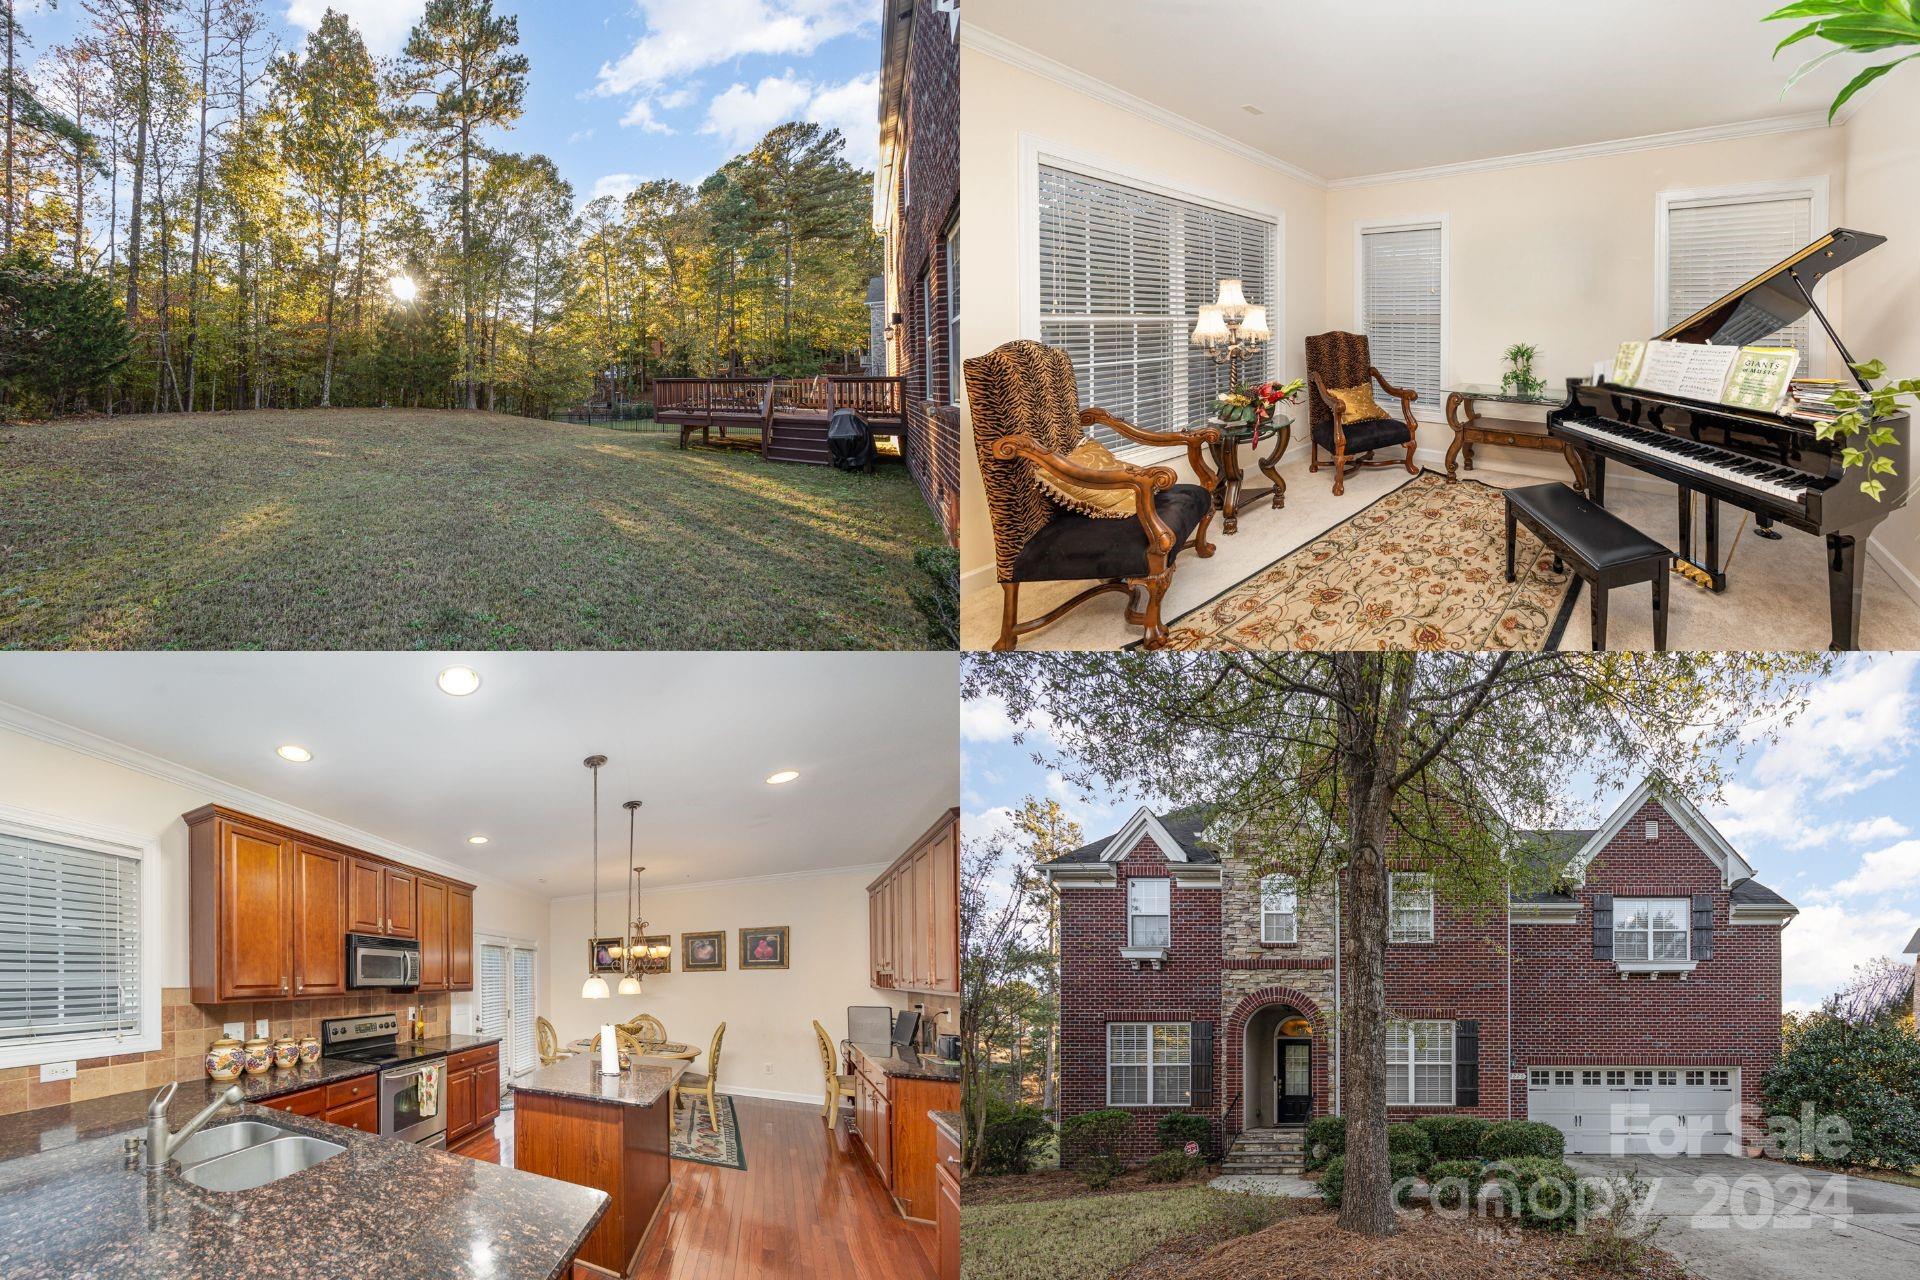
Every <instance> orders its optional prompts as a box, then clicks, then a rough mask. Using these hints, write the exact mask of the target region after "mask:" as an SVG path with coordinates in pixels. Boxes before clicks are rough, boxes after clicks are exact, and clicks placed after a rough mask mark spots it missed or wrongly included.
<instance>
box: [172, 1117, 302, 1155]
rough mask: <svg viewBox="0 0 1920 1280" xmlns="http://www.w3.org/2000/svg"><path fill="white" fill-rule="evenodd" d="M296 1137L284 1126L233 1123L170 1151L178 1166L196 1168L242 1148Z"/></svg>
mask: <svg viewBox="0 0 1920 1280" xmlns="http://www.w3.org/2000/svg"><path fill="white" fill-rule="evenodd" d="M298 1133H299V1131H298V1130H296V1129H289V1128H287V1127H285V1126H284V1125H277V1124H273V1123H270V1122H268V1121H264V1120H235V1121H234V1122H233V1123H232V1124H220V1125H215V1126H213V1127H212V1128H211V1129H202V1130H201V1131H200V1132H198V1133H196V1134H194V1135H193V1136H192V1137H191V1138H188V1139H187V1140H186V1141H185V1142H183V1143H181V1144H180V1146H179V1148H178V1149H177V1150H175V1151H174V1153H173V1158H174V1159H176V1160H178V1161H179V1162H180V1163H181V1164H183V1165H187V1164H199V1163H201V1162H202V1161H205V1160H211V1159H213V1158H214V1157H215V1156H224V1155H227V1154H229V1153H230V1152H234V1151H238V1150H240V1149H241V1148H243V1147H257V1146H259V1145H260V1144H261V1143H263V1142H272V1141H273V1140H274V1139H275V1138H288V1137H294V1136H296V1135H297V1134H298Z"/></svg>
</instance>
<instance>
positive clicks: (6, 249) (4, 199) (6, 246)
mask: <svg viewBox="0 0 1920 1280" xmlns="http://www.w3.org/2000/svg"><path fill="white" fill-rule="evenodd" d="M6 6H7V8H6V13H5V17H6V22H7V66H6V70H5V73H4V74H5V76H6V87H7V92H6V99H7V102H6V115H7V127H6V141H5V142H4V144H0V145H4V146H5V148H6V151H5V156H6V164H5V168H6V182H5V190H4V191H0V217H4V221H0V254H4V253H12V252H13V22H14V18H13V0H6Z"/></svg>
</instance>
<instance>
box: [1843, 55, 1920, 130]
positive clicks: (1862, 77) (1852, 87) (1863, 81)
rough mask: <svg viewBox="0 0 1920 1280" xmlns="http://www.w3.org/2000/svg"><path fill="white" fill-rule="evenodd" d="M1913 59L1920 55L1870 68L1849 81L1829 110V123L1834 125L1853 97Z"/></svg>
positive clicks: (1908, 56) (1897, 59)
mask: <svg viewBox="0 0 1920 1280" xmlns="http://www.w3.org/2000/svg"><path fill="white" fill-rule="evenodd" d="M1912 58H1920V53H1910V54H1908V55H1907V56H1906V57H1905V58H1896V59H1895V60H1894V61H1892V62H1883V63H1881V64H1880V65H1879V66H1877V67H1868V68H1867V69H1866V70H1865V71H1862V72H1861V73H1860V74H1859V75H1857V76H1855V77H1854V78H1853V79H1852V80H1849V81H1848V82H1847V87H1846V88H1844V89H1842V90H1841V91H1840V96H1839V97H1837V98H1835V99H1834V100H1833V105H1832V106H1831V107H1829V108H1827V123H1828V124H1832V123H1833V118H1834V117H1835V116H1836V115H1838V114H1840V108H1841V107H1844V106H1846V105H1847V100H1848V99H1849V98H1851V97H1853V95H1854V94H1856V93H1858V92H1860V91H1861V90H1862V89H1864V88H1866V87H1867V86H1868V85H1870V84H1872V83H1873V82H1874V81H1875V80H1878V79H1879V78H1880V77H1881V76H1883V75H1885V74H1887V72H1889V71H1891V70H1893V69H1894V68H1895V67H1897V66H1899V65H1900V64H1901V63H1902V62H1906V61H1908V60H1909V59H1912Z"/></svg>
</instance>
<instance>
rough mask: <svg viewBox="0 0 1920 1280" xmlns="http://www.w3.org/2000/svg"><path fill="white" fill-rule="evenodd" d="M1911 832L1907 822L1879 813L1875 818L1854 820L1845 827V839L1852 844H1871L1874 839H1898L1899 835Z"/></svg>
mask: <svg viewBox="0 0 1920 1280" xmlns="http://www.w3.org/2000/svg"><path fill="white" fill-rule="evenodd" d="M1910 834H1912V833H1911V832H1910V831H1909V830H1908V829H1907V824H1906V823H1904V822H1901V821H1900V820H1898V819H1897V818H1890V817H1888V816H1887V815H1886V814H1884V813H1883V814H1881V815H1880V816H1879V817H1877V818H1868V819H1867V820H1866V821H1864V822H1856V823H1854V824H1853V825H1852V826H1851V827H1849V828H1847V839H1848V840H1850V841H1852V842H1853V843H1854V844H1871V843H1873V842H1874V841H1875V840H1898V839H1899V838H1900V837H1901V836H1904V835H1910Z"/></svg>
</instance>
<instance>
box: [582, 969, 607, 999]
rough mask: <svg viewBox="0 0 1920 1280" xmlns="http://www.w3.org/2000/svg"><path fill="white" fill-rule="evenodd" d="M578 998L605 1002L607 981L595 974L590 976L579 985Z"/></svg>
mask: <svg viewBox="0 0 1920 1280" xmlns="http://www.w3.org/2000/svg"><path fill="white" fill-rule="evenodd" d="M580 998H581V999H582V1000H605V999H606V998H607V980H606V979H605V978H603V977H601V976H600V975H599V974H597V973H596V974H594V975H592V976H591V977H589V978H588V979H587V980H586V981H585V982H583V983H581V984H580Z"/></svg>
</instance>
